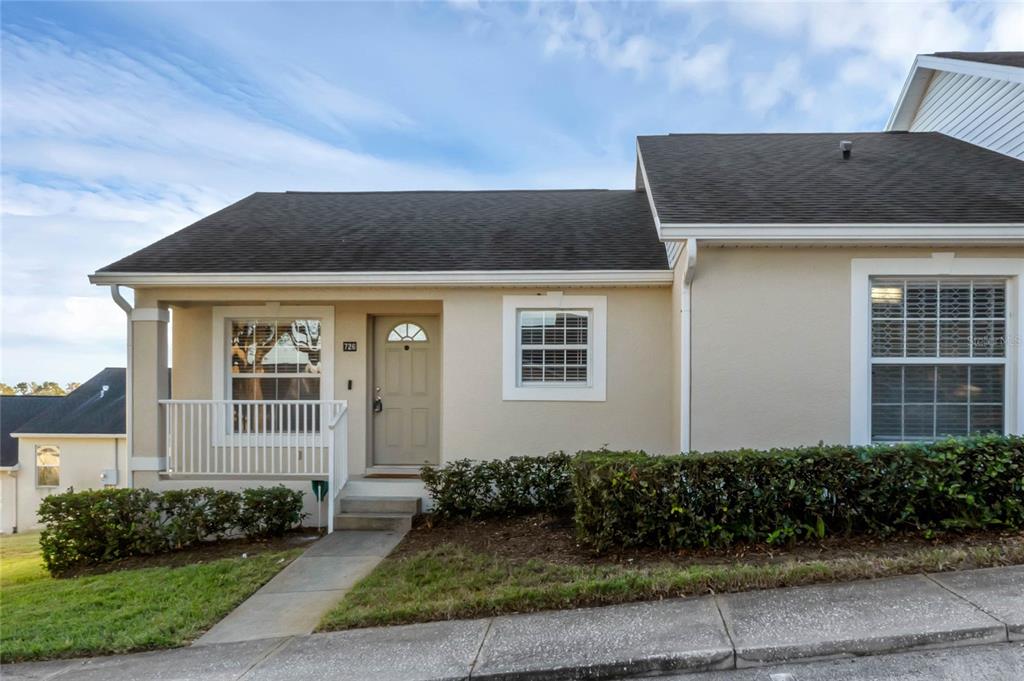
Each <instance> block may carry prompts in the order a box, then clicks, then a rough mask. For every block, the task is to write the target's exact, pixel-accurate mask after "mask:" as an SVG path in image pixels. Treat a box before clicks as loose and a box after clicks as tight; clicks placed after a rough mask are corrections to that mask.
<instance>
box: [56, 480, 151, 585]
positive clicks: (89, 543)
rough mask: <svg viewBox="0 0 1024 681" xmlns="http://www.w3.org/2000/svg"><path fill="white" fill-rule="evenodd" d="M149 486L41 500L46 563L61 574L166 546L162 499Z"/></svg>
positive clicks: (61, 495) (88, 492)
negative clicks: (160, 508)
mask: <svg viewBox="0 0 1024 681" xmlns="http://www.w3.org/2000/svg"><path fill="white" fill-rule="evenodd" d="M159 499H160V495H159V494H157V493H156V492H153V491H151V490H147V489H103V490H90V491H86V492H75V491H73V490H72V491H68V492H65V493H63V494H52V495H50V496H48V497H46V498H45V499H43V500H42V502H40V504H39V510H38V516H39V521H40V522H42V523H45V524H46V529H45V530H43V532H42V534H41V535H40V537H39V545H40V547H41V549H42V554H43V563H44V564H45V565H46V568H47V569H48V570H49V571H50V572H52V573H59V572H63V571H65V570H67V569H68V568H70V567H72V566H74V565H76V564H78V563H86V562H88V563H98V562H106V561H111V560H117V559H119V558H125V557H127V556H135V555H139V554H150V553H158V552H160V551H163V550H165V548H166V540H165V538H164V536H163V532H162V523H161V518H160V511H159V509H158V502H159Z"/></svg>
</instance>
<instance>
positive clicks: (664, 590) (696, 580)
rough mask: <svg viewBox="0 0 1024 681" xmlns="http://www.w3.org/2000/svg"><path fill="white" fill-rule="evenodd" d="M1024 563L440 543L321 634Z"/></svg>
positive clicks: (933, 554) (1016, 558) (940, 555)
mask: <svg viewBox="0 0 1024 681" xmlns="http://www.w3.org/2000/svg"><path fill="white" fill-rule="evenodd" d="M1016 563H1024V542H1018V543H1008V544H1000V543H993V544H991V545H987V546H977V545H972V546H964V547H929V548H918V549H913V550H910V551H907V552H905V553H902V554H900V555H894V556H893V557H879V556H878V555H867V554H865V555H862V556H846V557H842V558H837V559H834V560H827V559H825V560H789V561H784V562H777V563H767V564H750V563H740V562H737V563H732V564H708V565H686V566H681V565H673V564H670V563H665V564H661V565H643V566H636V567H632V566H629V565H622V564H608V563H606V564H593V565H571V564H559V563H553V562H548V561H544V560H540V559H530V560H522V561H520V560H515V559H513V558H509V557H507V556H500V555H496V554H494V553H487V552H481V551H477V550H472V549H468V548H467V547H465V546H459V545H456V544H449V543H446V544H442V545H440V546H436V547H433V548H428V549H425V550H421V551H418V552H416V553H413V554H412V555H404V556H398V557H390V558H387V559H385V561H384V562H383V563H381V564H380V565H379V566H378V567H377V569H376V570H375V571H374V572H372V573H371V574H370V575H369V576H368V577H366V578H365V579H364V580H362V581H361V582H359V583H358V584H357V585H356V586H355V588H354V589H353V590H352V591H350V592H349V593H348V594H347V595H346V596H345V598H344V599H343V600H342V601H341V603H339V604H338V606H337V607H335V608H334V609H333V610H332V611H331V612H329V613H328V614H327V615H326V616H325V617H324V619H323V621H322V622H321V623H320V630H334V629H348V628H353V627H367V626H380V625H391V624H408V623H413V622H428V621H434V620H445V619H460V618H472V617H484V616H490V615H499V614H509V613H517V612H532V611H538V610H555V609H563V608H576V607H585V606H596V605H611V604H615V603H626V602H630V601H640V600H654V599H660V598H671V597H679V596H690V595H697V594H707V593H713V592H715V593H717V592H729V591H746V590H751V589H765V588H773V587H782V586H796V585H802V584H814V583H821V582H838V581H849V580H856V579H867V578H875V577H887V576H894V575H902V574H908V573H915V572H922V571H929V572H939V571H945V570H952V569H964V568H974V567H989V566H994V565H1006V564H1016Z"/></svg>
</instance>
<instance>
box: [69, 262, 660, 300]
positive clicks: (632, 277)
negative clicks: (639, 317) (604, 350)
mask: <svg viewBox="0 0 1024 681" xmlns="http://www.w3.org/2000/svg"><path fill="white" fill-rule="evenodd" d="M89 281H90V282H92V283H93V284H96V285H99V286H111V291H112V292H113V291H114V290H115V289H116V287H117V286H244V287H252V286H260V287H265V286H285V287H298V286H339V287H353V288H355V287H360V288H377V287H402V286H434V287H445V288H447V287H486V286H608V285H612V286H669V285H671V283H672V271H671V270H668V269H664V270H486V271H477V270H470V271H452V272H197V273H191V272H96V273H94V274H91V275H89ZM112 295H113V293H112ZM117 295H118V297H120V294H117ZM116 300H117V298H115V301H116ZM121 300H124V299H123V298H122V299H121ZM118 304H119V305H120V303H118ZM122 309H124V308H123V307H122Z"/></svg>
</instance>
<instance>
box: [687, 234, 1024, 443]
mask: <svg viewBox="0 0 1024 681" xmlns="http://www.w3.org/2000/svg"><path fill="white" fill-rule="evenodd" d="M937 252H939V253H950V252H953V253H955V254H956V255H957V256H958V257H963V258H1024V248H1020V247H1001V248H993V247H990V248H963V247H951V246H945V247H943V246H935V247H928V248H902V247H890V248H850V247H830V248H810V247H802V248H801V247H760V248H755V247H718V248H716V247H713V246H706V247H704V248H702V249H701V251H700V255H699V258H698V265H697V270H696V271H697V274H696V278H695V280H694V281H693V313H692V314H693V317H692V356H693V361H692V376H693V378H692V384H691V395H692V411H691V422H692V447H693V449H696V450H701V451H709V450H718V449H733V448H738V447H756V448H765V447H781V446H794V445H808V444H816V443H818V442H819V441H825V442H826V443H830V442H831V443H836V442H848V441H849V438H850V361H851V360H850V343H851V310H850V304H851V303H850V296H851V292H850V286H851V283H850V277H851V261H852V260H853V259H854V258H931V257H932V254H933V253H937ZM1017 352H1018V353H1019V352H1020V350H1019V348H1018V349H1017Z"/></svg>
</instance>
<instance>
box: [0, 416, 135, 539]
mask: <svg viewBox="0 0 1024 681" xmlns="http://www.w3.org/2000/svg"><path fill="white" fill-rule="evenodd" d="M43 445H52V446H56V447H58V448H59V449H60V484H59V485H58V486H57V487H39V486H37V485H36V448H37V447H39V446H43ZM126 446H127V443H126V438H124V437H123V436H122V437H117V438H114V437H94V436H77V437H76V436H73V435H59V436H50V437H19V438H18V461H19V462H20V464H21V467H20V468H19V469H18V470H17V471H16V472H15V473H14V475H13V476H11V475H10V474H9V473H7V472H0V485H2V487H0V493H2V495H3V496H2V499H0V506H2V507H3V514H2V522H3V526H2V528H0V530H2V531H3V532H4V533H8V532H11V531H12V530H13V529H14V526H15V523H17V528H18V531H19V532H24V531H27V530H33V529H38V528H39V527H40V524H39V520H38V517H37V515H36V511H37V510H38V508H39V503H40V502H41V501H42V500H43V499H45V498H46V497H47V496H49V495H51V494H57V493H60V492H67V491H68V490H69V489H72V488H73V489H75V490H76V491H81V490H88V489H102V488H103V487H105V486H107V485H105V483H104V481H103V480H101V479H100V475H101V474H102V473H103V472H104V471H106V470H109V469H116V470H117V471H118V472H117V485H116V486H117V487H124V486H125V484H126V477H125V448H126ZM15 487H17V489H15Z"/></svg>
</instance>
